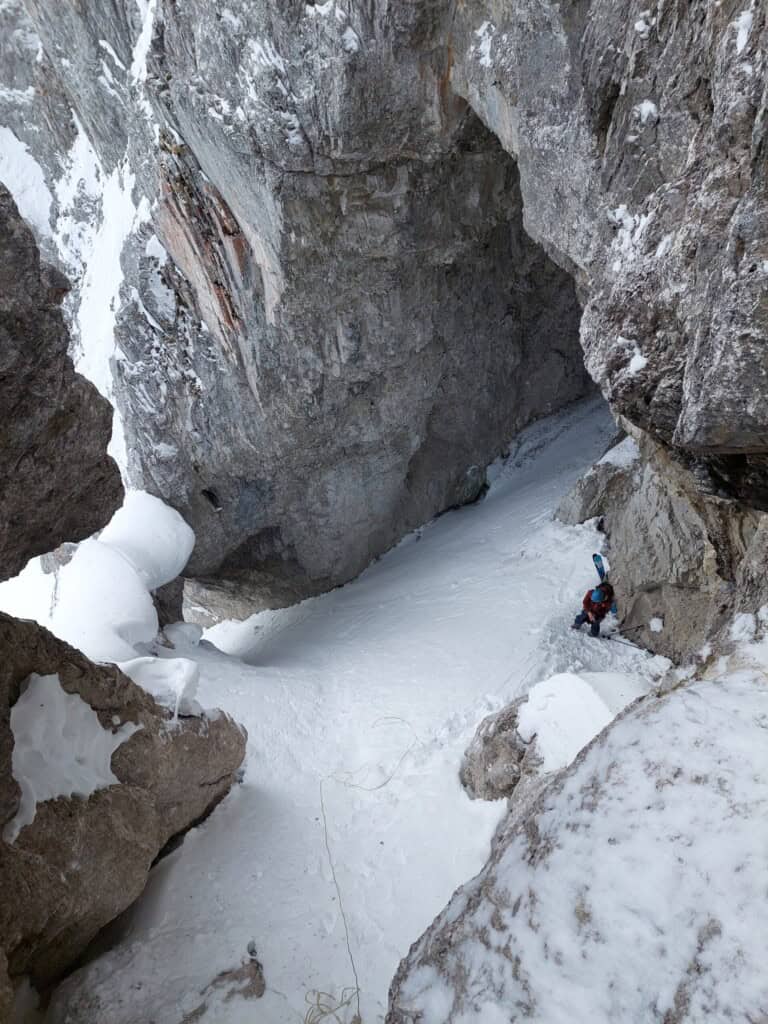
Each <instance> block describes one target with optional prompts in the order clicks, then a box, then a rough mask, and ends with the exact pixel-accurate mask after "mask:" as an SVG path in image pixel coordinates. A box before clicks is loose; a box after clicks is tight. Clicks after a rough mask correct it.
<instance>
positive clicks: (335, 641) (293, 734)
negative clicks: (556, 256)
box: [51, 402, 660, 1024]
mask: <svg viewBox="0 0 768 1024" xmlns="http://www.w3.org/2000/svg"><path fill="white" fill-rule="evenodd" d="M614 429H615V428H614V425H613V422H612V421H611V420H610V418H609V417H608V415H607V412H606V411H605V407H604V405H603V404H602V402H600V403H594V402H587V403H582V404H580V405H578V406H576V407H573V408H572V409H571V410H569V411H568V412H567V413H565V414H562V415H560V416H559V417H555V418H553V419H550V420H546V421H542V422H541V423H539V424H537V425H535V426H534V427H532V428H530V429H529V430H528V431H526V432H525V434H524V435H523V436H522V437H521V438H520V439H518V441H517V442H516V443H515V446H514V451H513V453H512V455H511V457H510V459H509V460H508V462H507V463H506V464H505V465H503V466H497V467H496V468H495V471H494V477H495V480H494V483H493V486H492V487H491V490H490V492H489V494H488V496H487V497H486V499H485V500H484V501H482V502H480V503H479V504H476V505H474V506H471V507H468V508H465V509H461V510H459V511H456V512H452V513H450V514H448V515H445V516H442V517H441V518H439V519H438V520H436V521H435V522H433V523H432V524H430V525H429V526H427V527H425V528H424V529H422V530H419V531H417V532H416V533H415V534H414V535H412V536H411V537H409V538H407V539H406V540H405V541H403V542H402V543H401V544H400V545H399V546H398V547H397V548H396V549H395V550H394V551H392V552H391V553H390V554H389V555H387V556H385V557H384V558H382V559H381V560H380V561H379V562H378V563H377V564H375V565H374V566H372V567H371V568H370V569H369V570H368V571H367V572H366V573H364V574H363V576H362V577H361V578H360V579H359V580H357V581H356V582H354V583H352V584H349V585H348V586H346V587H344V588H342V589H340V590H336V591H334V592H332V593H330V594H327V595H325V596H323V597H320V598H316V599H314V600H310V601H306V602H304V603H303V604H301V605H299V606H297V607H294V608H290V609H285V610H282V611H273V612H265V613H262V614H260V615H257V616H254V617H253V618H252V619H250V620H248V621H246V622H245V623H227V624H222V625H220V626H217V627H215V628H214V629H213V630H210V631H209V632H208V634H207V642H206V641H203V643H201V644H199V645H198V644H197V643H196V641H197V636H196V635H195V634H194V633H193V632H190V633H189V634H188V635H189V640H190V642H189V643H187V642H186V641H185V635H187V634H186V633H185V631H184V630H176V631H172V632H173V636H174V642H175V643H176V650H173V651H171V650H164V649H163V648H162V647H160V646H158V647H157V648H156V653H158V654H159V655H161V656H168V657H172V658H179V657H181V658H187V659H189V660H191V661H194V662H196V663H197V665H198V666H199V669H200V681H199V689H198V696H199V699H200V700H201V701H202V702H203V703H204V704H206V705H218V706H220V707H222V708H223V709H224V710H225V711H227V712H228V713H230V714H232V715H233V716H234V717H235V718H236V719H237V720H239V721H240V722H242V723H243V724H244V725H245V726H246V728H247V729H248V733H249V743H248V763H247V771H246V775H245V779H244V782H243V784H242V785H241V786H238V787H236V788H235V790H234V791H233V792H232V793H231V794H230V795H229V796H228V797H227V799H226V800H225V801H224V802H223V803H222V804H221V805H220V807H219V808H218V809H217V810H216V811H215V812H214V814H213V815H212V817H211V818H209V819H208V821H206V822H205V823H204V824H203V825H201V826H200V827H199V828H197V829H195V830H193V831H192V832H191V833H189V834H188V836H187V838H186V840H185V842H184V843H183V845H182V846H181V847H180V848H179V849H178V850H176V851H175V852H174V853H172V854H171V855H170V856H168V857H166V858H165V859H164V860H163V861H161V863H160V864H159V865H158V866H157V867H156V868H155V869H154V870H153V872H152V875H151V877H150V881H149V885H148V889H147V891H146V894H145V896H144V897H142V899H141V901H140V902H139V904H138V905H137V906H136V907H135V908H134V910H133V911H132V912H130V913H129V915H128V916H127V918H126V919H125V920H124V923H123V932H122V938H121V939H120V941H119V942H118V944H117V945H116V947H115V948H114V949H113V950H112V951H111V952H109V953H107V954H105V955H104V956H102V957H101V958H100V959H98V960H96V961H95V962H94V963H92V964H91V965H89V966H88V967H87V968H85V969H84V971H82V972H81V973H80V974H79V975H77V976H76V977H75V978H73V979H72V980H71V981H70V982H69V983H68V987H67V991H68V992H69V996H68V1000H69V1013H70V1016H69V1017H66V1016H65V1015H64V1010H63V1009H61V1004H58V1005H59V1007H60V1009H59V1011H58V1015H57V1016H54V1017H53V1019H52V1021H51V1024H57V1022H59V1024H61V1022H63V1021H65V1020H69V1021H74V1020H77V1021H78V1022H79V1024H84V1022H91V1021H96V1020H98V1021H100V1022H101V1021H109V1022H110V1024H136V1022H137V1021H148V1020H157V1021H162V1022H163V1024H180V1022H181V1021H182V1020H183V1018H184V1016H185V1014H190V1013H191V1012H193V1011H194V1010H195V1008H196V1007H198V1006H199V1005H200V1004H201V1002H202V1001H203V998H202V997H201V992H202V990H204V989H205V987H206V986H207V985H208V984H209V982H211V980H212V979H213V978H214V977H215V976H216V975H217V974H218V973H219V972H221V971H226V970H231V969H232V968H237V967H238V966H239V965H240V963H241V962H242V961H243V960H244V959H245V958H246V950H247V947H248V944H249V943H251V942H252V943H253V946H254V947H255V949H256V951H257V954H258V958H259V960H260V961H261V962H262V963H263V965H264V975H265V979H266V984H267V991H266V994H265V995H264V996H263V998H262V999H261V1000H259V1001H258V1002H257V1003H249V1002H247V1001H245V1000H243V999H241V998H239V997H235V998H232V999H230V1000H229V1001H225V995H224V994H223V993H221V994H216V993H217V992H218V990H210V989H209V990H208V994H207V995H206V997H205V998H206V1000H207V1005H208V1009H207V1011H206V1013H205V1014H204V1015H203V1016H202V1017H199V1018H198V1017H196V1018H195V1019H196V1020H198V1019H199V1020H203V1021H209V1022H211V1024H253V1022H254V1021H259V1022H260V1024H288V1022H291V1024H293V1022H301V1021H302V1020H303V1019H304V1016H305V1014H306V1012H307V1008H308V1004H307V1002H306V999H307V998H309V999H312V998H314V996H315V994H316V993H317V991H325V992H329V993H332V994H334V995H335V996H336V997H337V998H338V997H339V996H340V995H341V992H342V989H343V988H344V987H345V986H350V985H354V976H353V972H352V967H351V965H350V961H349V956H348V952H347V946H346V941H345V929H344V921H343V919H342V916H341V913H340V903H339V897H338V893H337V890H336V888H335V885H334V882H333V878H332V875H331V871H330V867H329V860H328V853H327V851H326V846H325V839H324V825H325V824H327V829H328V846H329V848H330V852H331V856H332V858H333V865H334V868H335V872H336V877H337V879H338V884H339V891H340V893H341V903H342V905H343V910H344V913H345V915H346V919H347V923H348V927H349V943H350V948H351V951H352V955H353V957H354V961H355V965H356V970H357V975H358V978H359V984H360V991H361V1009H362V1019H363V1021H364V1024H370V1022H374V1021H381V1020H382V1019H383V1015H384V1013H385V1008H386V999H387V988H388V985H389V982H390V980H391V978H392V976H393V974H394V971H395V969H396V967H397V964H398V962H399V960H400V959H401V957H402V956H404V954H405V953H406V952H407V951H408V947H409V945H410V944H411V942H413V940H414V939H415V938H417V936H418V935H419V934H420V933H421V932H422V931H423V929H424V928H425V927H426V926H427V925H428V924H429V923H430V922H431V920H432V919H433V918H434V916H435V915H436V914H437V913H438V912H439V911H440V910H441V909H442V908H443V907H444V906H445V904H446V902H447V901H448V899H449V898H450V896H451V893H452V892H453V891H454V889H455V888H456V887H457V886H458V885H460V884H461V883H463V882H465V881H466V880H467V879H468V878H470V877H471V876H472V875H473V874H474V873H476V872H477V871H478V870H479V869H480V868H481V867H482V865H483V863H484V862H485V860H486V858H487V856H488V853H489V842H490V838H491V835H492V833H493V830H494V828H495V826H496V825H497V823H498V821H499V820H500V817H501V815H502V814H503V811H504V805H503V803H497V804H490V803H485V802H483V801H470V800H469V799H468V798H467V797H466V795H465V794H464V792H463V790H462V789H461V787H460V785H459V781H458V767H459V763H460V760H461V755H462V753H463V751H464V749H465V747H466V746H467V745H468V743H469V741H470V739H471V738H472V736H473V734H474V730H475V728H476V727H477V725H478V724H479V722H480V720H481V719H482V718H483V717H484V716H485V715H486V714H487V713H488V712H490V711H493V710H496V709H498V708H500V707H501V706H503V705H504V704H506V703H507V702H508V701H509V700H510V699H512V698H514V697H515V696H516V695H518V694H520V693H522V692H524V691H525V690H526V689H527V688H529V687H531V686H533V685H534V684H535V683H536V682H539V681H541V680H544V679H546V678H548V677H549V676H551V675H553V674H555V673H573V674H575V675H579V676H581V677H582V679H583V680H587V681H588V682H589V683H590V684H591V685H592V686H593V688H594V689H595V692H596V693H597V694H598V695H599V698H600V701H601V702H602V704H603V705H610V702H611V701H612V700H616V701H618V704H617V705H616V706H617V707H618V706H621V705H622V703H626V702H627V701H628V700H631V699H632V697H633V695H634V694H635V693H636V692H641V691H642V690H645V689H647V688H648V687H649V686H650V685H651V683H652V680H653V678H654V677H655V676H656V675H658V673H659V671H660V667H659V666H660V661H659V660H658V659H652V658H650V657H649V656H648V655H647V654H645V653H644V652H641V651H639V650H637V649H635V648H633V647H631V646H625V645H621V644H617V643H612V642H610V641H607V640H595V639H592V638H591V637H589V636H588V635H579V634H576V633H575V632H574V631H572V630H570V629H569V628H568V627H569V625H570V622H571V620H572V618H573V614H574V612H575V611H576V610H578V608H579V606H580V601H581V595H582V594H583V592H584V590H585V587H586V586H587V585H588V584H589V583H591V582H592V580H593V579H594V578H595V577H594V569H593V566H592V563H591V557H590V556H591V553H592V551H593V550H595V548H596V545H597V544H598V543H599V536H600V535H599V534H597V533H596V532H595V531H594V530H593V529H592V528H590V527H587V526H584V527H576V528H573V527H566V526H563V525H562V524H559V523H556V522H555V521H553V518H552V510H553V509H554V507H555V506H556V505H557V503H558V501H559V500H560V498H561V497H562V495H563V493H564V491H565V490H566V489H567V488H568V487H569V486H570V485H571V484H572V483H573V482H574V481H575V480H576V478H577V477H578V476H579V475H580V474H581V473H582V472H583V471H584V469H585V468H586V466H587V465H588V464H589V462H590V460H591V459H593V458H596V457H597V456H598V455H599V454H600V452H601V451H603V450H604V448H605V445H606V443H607V441H608V439H609V438H610V437H611V435H612V434H613V432H614ZM211 641H213V642H214V643H216V644H217V645H219V647H220V648H221V651H220V650H217V649H216V648H215V647H214V646H213V645H212V643H211ZM222 651H227V652H229V653H228V654H224V653H222ZM238 658H240V659H242V660H238ZM597 673H600V674H597ZM604 673H611V674H609V675H606V674H604ZM595 731H596V730H595ZM321 792H322V805H321ZM323 806H324V808H325V821H324V817H323V810H322V807H323ZM62 995H63V993H62ZM80 1000H82V1001H80ZM86 1006H88V1007H93V1006H95V1007H97V1009H96V1010H93V1009H91V1010H89V1015H87V1014H86V1011H85V1007H86ZM354 1009H355V1007H354V1004H353V1005H352V1006H351V1007H348V1008H347V1010H345V1011H344V1013H343V1014H342V1015H341V1017H340V1018H339V1019H340V1020H342V1021H346V1022H349V1021H350V1020H351V1017H352V1013H353V1012H354ZM94 1014H95V1015H94ZM487 1019H488V1020H491V1019H492V1018H491V1017H490V1016H489V1017H488V1018H487Z"/></svg>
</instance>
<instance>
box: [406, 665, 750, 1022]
mask: <svg viewBox="0 0 768 1024" xmlns="http://www.w3.org/2000/svg"><path fill="white" fill-rule="evenodd" d="M767 710H768V691H766V688H765V683H764V678H763V677H761V676H760V675H757V676H754V675H750V674H748V673H744V672H742V673H741V675H740V677H738V676H734V677H731V678H730V679H719V680H717V681H714V682H699V683H695V684H694V685H691V686H688V687H684V688H681V689H677V690H675V691H674V692H672V693H671V694H669V695H667V696H665V697H663V698H651V697H649V698H644V699H643V700H641V701H640V702H638V703H636V704H635V705H633V706H632V708H630V709H629V710H628V711H627V712H626V713H625V714H624V715H623V716H622V717H621V718H619V719H617V720H616V721H615V722H614V723H613V724H612V725H611V726H609V727H608V728H607V729H606V730H605V731H604V732H603V733H601V734H600V736H599V737H598V738H597V739H596V740H595V741H594V742H593V743H592V744H591V745H590V746H589V747H588V748H587V749H586V750H585V751H584V752H583V753H582V754H581V755H579V757H578V758H577V760H576V761H575V762H574V764H573V765H572V766H571V767H570V768H568V769H566V770H565V771H564V772H562V773H560V775H559V776H557V777H555V779H554V781H553V782H552V783H551V784H550V785H549V786H548V787H547V788H546V789H545V790H544V792H543V793H541V794H540V795H539V797H538V798H537V799H536V801H535V803H534V805H533V807H532V808H531V807H523V808H522V809H520V810H519V811H518V810H516V809H514V808H513V810H512V812H511V813H510V815H509V816H508V818H507V819H506V821H505V822H504V823H503V824H502V826H501V828H500V831H499V833H497V836H496V839H495V841H494V845H493V850H492V853H491V858H490V860H489V862H488V864H487V865H486V867H485V868H483V870H482V871H481V873H480V874H479V875H478V876H477V877H476V878H475V879H473V880H472V881H471V882H469V883H468V884H467V885H465V886H463V887H462V888H461V889H459V890H458V891H457V892H456V894H455V895H454V897H453V899H452V900H451V902H450V903H449V904H448V906H447V908H446V909H445V910H444V911H443V913H442V914H441V915H440V916H439V917H438V918H437V919H436V920H435V922H434V924H432V925H431V927H430V928H429V929H428V930H427V931H426V932H425V934H424V935H423V936H422V937H421V938H420V939H419V941H418V942H416V943H415V944H414V945H413V947H412V948H411V951H410V953H409V954H408V956H407V957H406V959H405V960H404V961H403V962H402V964H401V965H400V969H399V970H398V972H397V975H396V977H395V980H394V982H393V984H392V988H391V991H390V1011H389V1014H388V1016H387V1018H386V1019H387V1022H388V1024H417V1022H418V1024H453V1022H459V1021H461V1024H475V1022H477V1024H488V1022H495V1021H499V1022H501V1021H508V1022H515V1021H526V1020H532V1021H536V1022H538V1024H560V1022H563V1021H570V1020H579V1021H587V1020H594V1021H609V1020H617V1021H618V1020H642V1021H648V1022H658V1024H684V1022H685V1024H689V1022H690V1024H692V1022H694V1021H696V1022H698V1021H704V1020H726V1019H729V1018H731V1017H742V1018H743V1019H745V1020H749V1019H750V1018H752V1019H759V1018H760V1016H761V1014H762V1013H763V1012H764V1008H765V1006H766V1001H767V1000H768V986H767V985H766V980H765V972H764V971H763V969H762V963H761V955H762V951H761V950H760V949H758V947H757V946H756V944H755V943H754V940H753V934H754V930H755V929H757V930H758V931H760V929H762V928H763V927H764V926H763V923H762V905H761V903H760V901H759V900H755V898H754V896H755V893H756V892H762V891H764V887H765V885H766V883H768V875H767V872H766V866H765V863H764V862H762V861H760V860H759V858H752V857H750V856H749V850H750V849H751V848H752V844H753V842H754V829H755V826H756V822H757V821H759V820H760V818H761V810H760V808H761V807H762V805H763V801H765V799H766V798H767V797H768V791H767V790H766V785H765V783H764V782H763V781H762V780H761V779H760V778H759V776H756V775H755V773H754V765H753V763H752V759H751V756H749V755H748V756H746V757H745V756H744V752H745V751H755V752H756V751H758V750H759V749H761V748H762V746H763V745H764V744H765V739H766V737H765V730H766V721H768V719H767V718H766V711H767ZM713 764H715V765H717V770H716V771H712V766H713ZM702 835H704V836H706V841H705V842H702V840H701V837H702ZM628 943H629V945H631V951H632V952H631V955H628Z"/></svg>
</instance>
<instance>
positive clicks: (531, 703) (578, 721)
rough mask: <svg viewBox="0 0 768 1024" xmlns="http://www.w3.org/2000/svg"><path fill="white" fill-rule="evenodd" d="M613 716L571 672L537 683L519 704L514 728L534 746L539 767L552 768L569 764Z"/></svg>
mask: <svg viewBox="0 0 768 1024" xmlns="http://www.w3.org/2000/svg"><path fill="white" fill-rule="evenodd" d="M612 719H613V714H612V713H611V711H610V710H609V709H608V707H607V705H606V704H605V703H604V702H603V701H602V700H601V698H600V697H599V696H598V695H597V694H596V693H595V691H594V690H593V689H592V687H591V686H590V685H589V684H588V683H586V682H585V681H584V680H583V679H581V678H580V677H579V676H577V675H575V674H574V673H572V672H562V673H560V674H559V675H556V676H552V678H551V679H547V680H545V681H544V682H542V683H537V684H536V686H534V687H533V688H532V689H531V691H530V692H529V694H528V700H527V701H526V703H525V704H523V706H522V707H521V708H520V712H519V715H518V725H517V731H518V732H519V733H520V735H521V737H522V738H523V739H524V740H525V741H526V743H530V741H531V740H532V739H533V738H534V736H535V737H536V747H537V750H538V753H539V756H540V757H541V759H542V770H543V771H545V772H554V771H557V770H558V769H559V768H564V767H565V766H566V765H568V764H570V763H571V761H573V759H574V758H575V757H576V755H577V754H578V753H579V751H580V750H582V749H583V748H584V747H585V746H586V745H587V744H588V743H589V742H590V741H591V740H592V739H594V737H595V736H597V734H598V733H599V732H600V730H601V729H604V728H605V726H606V725H608V723H609V722H610V721H612Z"/></svg>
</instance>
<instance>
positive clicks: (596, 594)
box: [589, 589, 605, 604]
mask: <svg viewBox="0 0 768 1024" xmlns="http://www.w3.org/2000/svg"><path fill="white" fill-rule="evenodd" d="M589 596H590V597H591V598H592V600H593V601H594V602H595V604H599V603H600V602H601V601H604V600H605V594H604V593H603V592H602V590H598V589H595V590H593V591H592V593H591V594H590V595H589Z"/></svg>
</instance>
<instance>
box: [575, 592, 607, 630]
mask: <svg viewBox="0 0 768 1024" xmlns="http://www.w3.org/2000/svg"><path fill="white" fill-rule="evenodd" d="M594 589H596V588H595V587H590V589H589V590H588V591H587V592H586V594H585V595H584V600H583V601H582V602H581V604H582V607H583V608H584V611H585V612H588V613H589V614H590V615H592V616H593V618H595V619H597V621H598V622H601V621H602V620H603V619H604V618H605V616H606V615H607V614H608V612H609V611H610V610H611V605H612V604H613V590H609V591H607V594H606V590H605V589H604V588H603V593H604V594H606V598H605V600H604V601H593V600H592V591H593V590H594Z"/></svg>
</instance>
